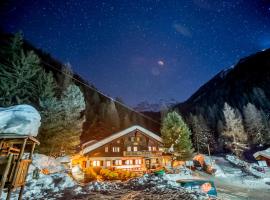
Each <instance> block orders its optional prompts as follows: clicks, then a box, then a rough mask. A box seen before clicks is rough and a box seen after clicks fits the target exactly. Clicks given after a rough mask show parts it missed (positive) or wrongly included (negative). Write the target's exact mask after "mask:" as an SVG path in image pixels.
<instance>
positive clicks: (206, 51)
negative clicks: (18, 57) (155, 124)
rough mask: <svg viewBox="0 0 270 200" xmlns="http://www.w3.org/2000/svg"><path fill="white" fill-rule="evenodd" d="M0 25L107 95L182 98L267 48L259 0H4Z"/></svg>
mask: <svg viewBox="0 0 270 200" xmlns="http://www.w3.org/2000/svg"><path fill="white" fill-rule="evenodd" d="M4 2H5V3H3V2H2V3H1V4H0V5H1V8H0V23H1V24H0V25H1V26H0V27H2V29H4V31H6V32H12V33H14V32H17V31H18V30H22V31H23V33H24V37H25V39H27V40H28V41H30V42H31V43H32V44H33V45H35V46H36V47H38V48H42V49H43V50H44V51H46V52H49V53H50V54H51V55H52V56H53V57H55V58H57V59H58V60H60V61H61V62H63V63H70V64H71V65H72V68H73V70H74V71H75V72H77V73H79V74H80V75H81V76H82V77H83V78H84V79H86V80H89V81H90V82H91V83H93V84H94V85H95V86H96V87H97V88H98V89H100V90H101V91H103V92H104V93H105V94H108V95H110V96H112V97H121V98H122V99H123V100H124V102H125V103H127V104H128V105H131V106H134V105H136V104H138V103H139V102H141V101H145V100H147V101H149V102H157V101H159V100H160V99H164V100H168V99H172V98H173V99H176V100H177V101H179V102H181V101H184V100H186V99H187V98H188V97H189V96H190V95H192V94H193V93H194V92H195V91H196V90H197V89H198V88H199V87H200V86H201V85H202V84H204V83H205V82H206V81H207V80H209V79H210V78H211V77H213V76H214V75H215V74H216V73H218V72H219V71H220V70H222V69H225V68H228V67H230V66H231V65H233V64H235V63H236V62H237V61H238V60H239V59H240V58H242V57H245V56H248V55H249V54H252V53H255V52H257V51H260V50H263V49H265V48H269V47H270V2H269V1H265V0H225V1H221V0H186V1H185V0H175V1H173V0H159V1H158V0H155V1H154V0H122V1H119V0H111V1H109V0H107V1H104V0H57V1H56V0H20V1H16V0H4Z"/></svg>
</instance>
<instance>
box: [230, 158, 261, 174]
mask: <svg viewBox="0 0 270 200" xmlns="http://www.w3.org/2000/svg"><path fill="white" fill-rule="evenodd" d="M226 159H227V160H228V161H229V162H230V163H232V164H234V165H236V166H238V167H241V169H242V170H243V171H245V172H246V173H248V174H250V175H253V176H255V177H258V178H263V177H265V174H264V173H262V172H260V171H258V170H257V169H258V168H260V167H259V165H257V164H254V163H253V164H250V163H248V162H245V161H243V160H240V159H239V158H237V157H236V156H233V155H226Z"/></svg>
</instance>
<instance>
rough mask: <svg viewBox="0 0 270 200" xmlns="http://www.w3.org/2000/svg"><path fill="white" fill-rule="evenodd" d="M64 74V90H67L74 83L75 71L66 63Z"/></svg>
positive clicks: (63, 69)
mask: <svg viewBox="0 0 270 200" xmlns="http://www.w3.org/2000/svg"><path fill="white" fill-rule="evenodd" d="M62 73H63V74H64V79H63V90H66V89H67V87H68V86H69V85H70V84H71V83H72V77H73V71H72V66H71V64H70V63H66V64H65V65H64V66H63V68H62Z"/></svg>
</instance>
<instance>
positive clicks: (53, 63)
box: [0, 33, 160, 154]
mask: <svg viewBox="0 0 270 200" xmlns="http://www.w3.org/2000/svg"><path fill="white" fill-rule="evenodd" d="M0 48H1V52H0V56H1V63H0V64H1V66H0V76H1V77H0V96H1V98H0V106H1V107H7V106H12V105H16V104H23V103H27V104H31V105H33V106H34V107H36V108H37V109H38V110H39V111H40V112H41V114H42V122H43V124H42V127H41V129H40V138H39V139H42V141H44V142H42V145H41V147H40V150H41V151H43V152H45V153H47V154H49V153H51V154H52V153H59V152H60V151H62V152H64V151H66V152H71V153H72V152H74V151H75V150H76V148H77V147H78V145H79V144H80V143H84V142H86V141H88V140H92V139H96V140H99V139H101V138H103V137H105V136H107V135H110V134H112V133H114V132H117V131H119V130H122V129H124V128H126V127H129V126H131V125H135V124H138V125H141V126H144V127H146V128H147V129H150V130H152V131H155V132H159V128H160V124H159V122H158V121H157V122H156V121H155V120H152V119H151V118H150V117H147V116H144V115H142V114H140V113H138V112H135V111H134V110H132V109H130V108H128V107H126V106H125V105H124V103H123V102H122V101H121V98H117V97H116V98H115V99H113V98H110V97H108V96H105V95H103V94H101V93H100V92H99V91H98V90H97V89H96V88H95V86H93V85H92V84H90V83H88V82H87V81H85V80H84V79H83V78H81V77H80V75H78V74H76V73H75V72H73V70H72V66H71V65H70V64H68V63H67V64H63V63H61V62H59V61H57V60H56V59H54V58H53V57H52V56H51V55H50V54H48V53H45V52H43V51H42V50H40V49H37V48H35V47H34V46H32V45H31V44H30V43H29V42H27V41H25V40H23V38H22V34H19V33H18V34H16V35H15V37H13V36H12V35H9V34H5V33H1V34H0ZM65 119H66V120H65ZM61 138H65V140H64V141H61ZM56 144H61V145H58V146H57V145H56ZM67 144H71V145H67ZM65 145H67V146H65ZM48 146H50V147H48ZM70 146H71V147H70Z"/></svg>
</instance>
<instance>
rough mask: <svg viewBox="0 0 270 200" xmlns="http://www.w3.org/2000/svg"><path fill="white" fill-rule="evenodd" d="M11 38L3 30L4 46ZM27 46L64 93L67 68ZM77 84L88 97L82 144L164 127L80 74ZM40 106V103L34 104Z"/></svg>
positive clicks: (0, 39)
mask: <svg viewBox="0 0 270 200" xmlns="http://www.w3.org/2000/svg"><path fill="white" fill-rule="evenodd" d="M10 39H11V35H10V34H6V33H4V32H1V31H0V45H1V46H2V47H4V46H5V45H7V44H8V43H9V42H10ZM23 47H24V49H26V50H34V52H35V53H36V54H37V55H38V57H39V58H40V65H41V66H42V67H43V68H44V69H45V70H46V71H48V72H49V71H50V72H52V73H53V75H54V78H55V80H56V82H57V86H58V88H57V92H58V94H59V95H60V94H61V93H62V92H63V89H62V86H63V81H64V77H65V74H64V73H63V71H64V68H65V65H64V63H61V62H60V61H58V60H57V59H55V58H53V56H51V55H50V54H48V53H46V52H44V51H42V50H41V49H37V48H36V47H34V46H33V45H32V44H31V43H30V42H28V41H24V43H23ZM72 76H73V82H74V83H75V84H76V85H78V86H79V87H80V88H81V90H82V92H83V94H84V98H85V102H86V110H85V113H84V114H85V117H86V122H85V123H84V125H83V133H82V135H81V142H82V143H84V142H86V141H88V140H92V139H95V140H99V139H100V138H103V137H106V136H107V135H110V134H112V133H115V132H117V131H119V130H122V129H124V128H126V127H129V126H131V125H135V124H137V125H141V126H143V127H145V128H147V129H149V130H152V131H154V132H157V133H158V132H159V128H160V127H159V126H160V124H159V123H158V122H156V121H155V120H152V119H151V118H150V117H148V116H144V115H143V114H141V113H138V112H136V111H134V110H133V109H130V108H129V107H127V106H126V105H125V104H124V103H122V102H121V101H120V100H119V101H114V100H113V99H112V98H110V97H108V96H105V95H103V94H102V93H101V92H100V91H99V90H98V89H97V88H96V87H95V86H94V85H93V84H91V83H89V82H88V81H86V80H84V79H83V78H82V77H81V76H80V75H79V74H76V73H75V72H73V75H72ZM33 104H34V105H35V106H36V107H37V106H38V103H37V102H33ZM112 115H114V116H117V119H116V120H117V121H116V122H112Z"/></svg>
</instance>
